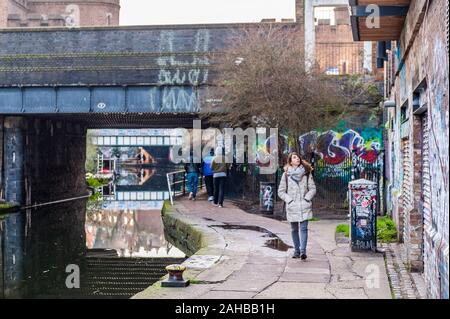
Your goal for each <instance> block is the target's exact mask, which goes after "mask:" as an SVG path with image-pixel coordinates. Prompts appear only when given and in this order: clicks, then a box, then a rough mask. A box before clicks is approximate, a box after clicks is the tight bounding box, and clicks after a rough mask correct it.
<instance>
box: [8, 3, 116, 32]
mask: <svg viewBox="0 0 450 319" xmlns="http://www.w3.org/2000/svg"><path fill="white" fill-rule="evenodd" d="M119 12H120V1H119V0H98V1H97V0H95V1H94V0H0V28H6V27H8V28H21V27H49V26H51V27H55V26H57V27H58V26H69V27H77V26H115V25H119Z"/></svg>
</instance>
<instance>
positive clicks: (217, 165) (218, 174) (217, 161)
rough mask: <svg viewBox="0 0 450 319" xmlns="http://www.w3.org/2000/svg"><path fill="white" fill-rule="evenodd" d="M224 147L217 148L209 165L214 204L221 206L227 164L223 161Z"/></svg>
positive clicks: (224, 159)
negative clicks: (212, 180) (211, 173)
mask: <svg viewBox="0 0 450 319" xmlns="http://www.w3.org/2000/svg"><path fill="white" fill-rule="evenodd" d="M225 161H226V158H225V149H223V148H218V149H217V151H216V156H214V158H213V160H212V163H211V167H212V169H213V171H214V174H213V178H214V206H217V207H219V208H222V207H223V201H224V198H225V182H226V180H227V173H228V169H229V168H230V166H229V164H227V163H225Z"/></svg>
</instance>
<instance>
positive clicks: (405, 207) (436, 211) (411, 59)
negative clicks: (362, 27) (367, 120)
mask: <svg viewBox="0 0 450 319" xmlns="http://www.w3.org/2000/svg"><path fill="white" fill-rule="evenodd" d="M427 3H428V2H427V1H423V0H418V1H413V2H412V3H411V6H410V10H409V12H408V16H407V19H406V22H405V28H404V30H403V32H402V35H401V38H400V41H399V43H398V48H399V50H400V51H398V53H397V56H398V57H399V58H400V59H402V60H403V61H404V64H403V67H402V68H401V69H400V70H398V72H397V73H396V79H395V85H394V87H393V90H392V93H391V98H392V99H394V98H395V99H396V102H397V108H396V112H395V113H393V112H392V111H391V112H390V113H391V115H390V118H391V119H395V121H396V124H395V126H394V127H395V129H394V132H392V134H391V133H390V134H389V136H390V138H389V144H388V145H390V144H391V141H392V142H393V143H394V147H393V149H392V150H391V152H393V161H394V163H392V164H393V165H394V167H395V168H396V169H395V175H394V179H399V180H401V181H402V185H403V187H402V188H401V189H400V193H401V196H400V199H401V200H399V201H397V200H395V198H396V197H397V194H398V192H399V189H398V182H397V185H396V182H392V184H391V186H392V187H390V189H391V194H390V195H391V197H392V198H394V200H393V204H394V207H393V212H395V211H398V212H399V215H401V214H402V213H403V216H398V219H399V223H400V224H401V220H402V217H403V220H404V225H403V228H402V227H401V226H402V225H399V231H401V232H402V235H403V237H404V240H405V244H406V246H407V253H408V254H407V258H408V262H409V265H410V267H411V269H412V270H418V271H420V270H421V269H422V264H423V271H424V277H425V280H426V284H427V288H428V294H429V296H430V297H432V298H448V264H449V259H448V258H449V257H448V249H449V248H448V247H449V246H448V241H449V238H448V232H449V222H448V216H449V206H448V197H449V190H448V183H449V168H448V165H449V154H448V143H449V126H448V104H449V99H448V94H449V92H448V84H449V83H448V70H449V64H448V46H447V43H448V42H447V41H448V39H447V31H446V25H447V23H448V13H447V12H448V11H447V10H444V9H443V8H442V3H441V2H440V1H434V2H431V3H428V6H427ZM446 5H447V6H448V3H447V4H446ZM397 65H398V64H397ZM418 92H421V93H420V94H421V95H420V96H421V101H420V105H422V106H424V108H425V111H426V112H427V126H428V127H429V131H430V133H429V154H430V156H429V157H430V161H429V170H428V169H427V171H429V173H426V172H424V173H426V174H428V175H427V176H425V177H422V173H423V172H422V169H423V165H422V164H423V163H422V162H421V161H422V152H423V151H422V149H421V143H422V141H421V133H422V131H421V130H422V127H421V125H420V122H419V121H420V118H421V116H422V115H419V114H413V98H414V93H418ZM422 96H423V98H422ZM404 104H406V105H408V110H409V111H408V113H407V115H408V117H409V121H408V127H407V128H406V129H408V130H409V132H408V133H407V138H408V139H409V140H410V141H411V150H410V151H409V154H408V155H409V156H410V157H411V162H410V164H411V166H410V167H411V168H412V172H411V173H412V175H411V174H409V173H408V171H407V170H406V171H405V169H401V166H402V165H401V162H402V159H403V158H404V157H402V155H403V154H402V153H401V148H400V147H399V143H400V135H401V134H400V133H401V132H400V131H401V130H404V129H405V128H402V129H401V127H400V124H399V123H398V122H399V119H400V114H399V113H400V105H404ZM422 178H425V179H426V180H427V181H428V179H429V181H430V182H429V184H430V185H431V194H430V197H431V198H430V199H429V201H430V202H431V204H430V209H429V210H430V212H427V210H424V207H423V203H424V199H423V198H421V196H423V192H422ZM410 190H412V195H413V196H412V199H411V200H408V201H405V198H408V199H409V195H407V192H408V191H410ZM422 220H423V223H422ZM422 250H423V254H422Z"/></svg>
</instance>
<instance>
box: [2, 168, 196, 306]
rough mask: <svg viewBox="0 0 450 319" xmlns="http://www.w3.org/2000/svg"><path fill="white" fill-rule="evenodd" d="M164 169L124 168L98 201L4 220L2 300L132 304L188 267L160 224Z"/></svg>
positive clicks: (33, 211)
mask: <svg viewBox="0 0 450 319" xmlns="http://www.w3.org/2000/svg"><path fill="white" fill-rule="evenodd" d="M166 164H167V163H159V164H157V165H144V166H142V165H125V166H120V168H118V169H117V173H118V174H116V178H115V181H114V182H113V183H111V185H109V186H108V187H106V188H104V192H103V193H104V194H103V195H104V197H103V199H102V200H100V201H95V200H88V199H82V200H75V201H71V202H66V203H63V204H58V205H51V206H43V207H41V208H38V209H29V210H26V211H21V212H19V213H16V214H10V215H6V216H3V217H0V218H1V220H0V250H1V251H0V256H1V258H0V270H1V271H0V297H3V298H129V297H131V296H132V295H134V294H136V293H138V292H139V291H142V290H144V289H145V288H147V287H148V286H150V285H151V284H153V283H154V282H156V281H157V280H159V279H160V278H161V277H162V276H164V275H165V274H166V271H165V266H167V265H169V264H173V263H180V262H182V261H184V260H185V259H186V257H187V256H186V255H185V253H183V252H182V251H181V250H180V249H178V248H177V247H174V246H173V245H172V244H171V243H170V242H169V241H168V240H167V239H166V237H165V235H164V225H163V222H162V219H161V208H162V205H163V201H164V200H165V199H168V189H167V188H168V187H167V181H166V173H168V172H170V171H174V170H176V169H178V168H176V167H174V166H170V165H169V166H167V165H166ZM78 283H79V285H78ZM78 286H79V288H78Z"/></svg>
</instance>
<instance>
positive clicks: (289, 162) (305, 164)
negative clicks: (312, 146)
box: [284, 152, 313, 174]
mask: <svg viewBox="0 0 450 319" xmlns="http://www.w3.org/2000/svg"><path fill="white" fill-rule="evenodd" d="M294 155H297V156H298V158H300V165H303V167H304V168H305V171H306V173H307V174H309V173H311V172H312V170H313V167H312V165H311V164H310V163H308V162H307V161H306V160H304V159H303V158H302V157H301V155H300V154H299V153H297V152H292V153H290V154H289V155H288V158H287V161H286V165H284V171H287V170H288V168H289V167H291V166H292V156H294Z"/></svg>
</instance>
